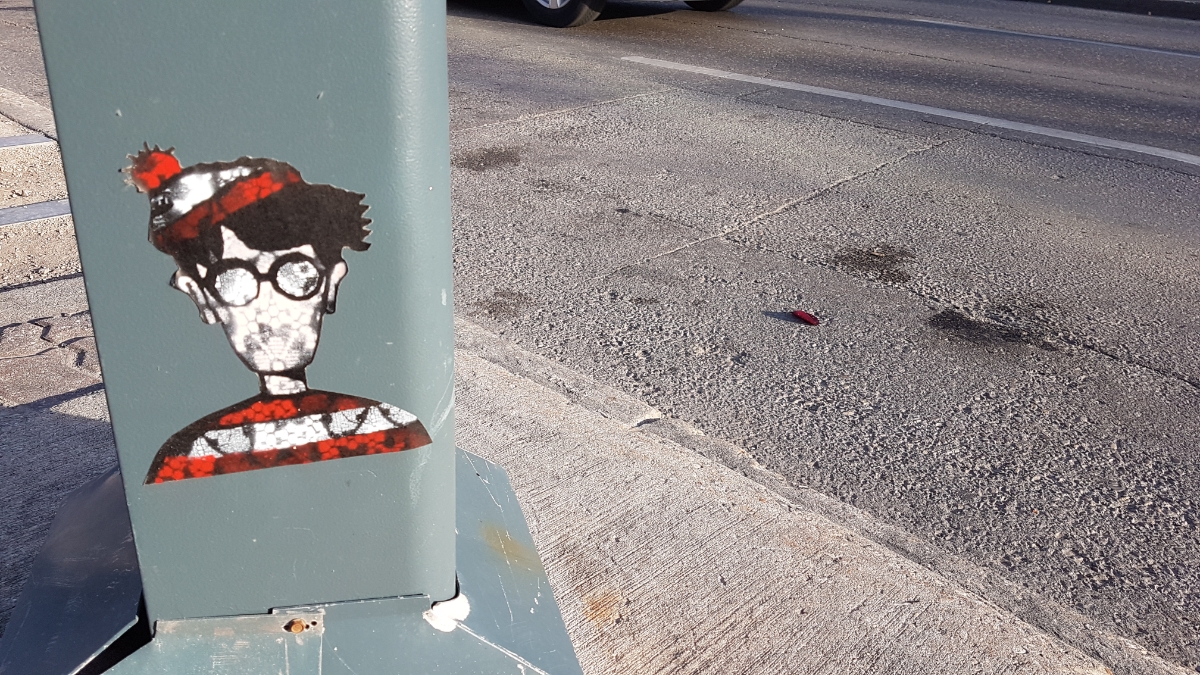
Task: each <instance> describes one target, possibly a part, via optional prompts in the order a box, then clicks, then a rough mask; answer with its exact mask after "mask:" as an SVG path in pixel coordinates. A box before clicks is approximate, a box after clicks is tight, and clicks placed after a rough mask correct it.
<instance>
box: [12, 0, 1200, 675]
mask: <svg viewBox="0 0 1200 675" xmlns="http://www.w3.org/2000/svg"><path fill="white" fill-rule="evenodd" d="M27 6H28V3H16V2H14V1H13V0H0V54H4V58H3V59H0V62H3V65H2V66H0V87H5V88H8V89H11V90H13V91H17V92H19V93H22V94H23V95H25V96H28V97H30V98H33V99H35V100H43V99H44V98H45V83H44V76H42V75H40V60H39V58H38V57H39V56H40V55H39V54H37V53H36V52H35V51H31V50H36V41H31V40H30V37H29V36H30V31H31V30H35V29H34V28H32V26H33V24H32V22H31V21H29V20H28V19H29V18H30V17H29V13H28V11H26V10H23V9H22V7H27ZM449 13H450V20H449V38H450V87H451V92H450V96H451V116H452V118H451V122H452V127H451V128H452V131H451V146H452V151H453V153H454V166H455V168H454V173H453V181H454V191H455V192H454V204H455V241H456V251H455V265H456V268H455V272H456V279H455V281H456V292H455V299H456V300H455V301H456V303H457V305H456V306H457V313H458V314H459V315H460V316H463V317H465V318H468V319H469V320H471V321H474V322H477V323H480V324H482V325H484V326H485V327H487V328H489V329H491V330H494V331H495V332H498V333H501V334H503V335H504V336H505V337H506V338H508V339H510V340H512V341H514V342H515V343H517V344H518V345H519V346H521V347H523V348H525V349H528V350H530V351H534V352H538V353H540V354H543V355H545V356H547V357H550V358H552V359H555V360H557V361H559V362H560V363H562V364H564V365H566V366H567V367H569V368H571V369H573V370H576V371H579V372H583V373H586V374H588V375H590V376H591V377H593V378H596V379H597V380H600V381H601V382H603V383H605V384H608V385H610V386H613V387H615V388H617V389H620V390H623V391H625V392H628V393H630V394H633V395H635V396H637V397H639V398H641V399H642V400H644V401H646V402H647V403H649V404H650V405H652V406H654V407H656V408H658V409H659V410H661V411H663V412H664V413H665V414H666V415H668V416H669V417H675V418H678V419H681V420H683V421H685V422H688V423H690V424H691V425H693V426H695V427H696V428H699V429H702V430H703V431H704V432H705V433H706V434H707V435H708V436H710V437H712V438H716V439H723V440H726V441H729V442H731V443H733V444H735V445H737V446H740V447H742V448H744V449H746V450H747V451H749V452H750V453H751V454H752V455H753V456H754V457H755V458H756V459H757V460H758V461H760V462H761V463H762V464H764V465H765V466H767V467H768V468H770V469H772V470H774V471H777V472H779V473H780V474H781V475H783V476H784V477H785V478H786V479H787V481H789V482H790V483H791V484H793V485H805V486H811V487H813V488H816V489H818V490H820V491H822V492H824V493H826V494H829V495H831V496H834V497H836V498H838V499H840V500H842V501H844V502H846V503H848V504H851V505H854V506H855V507H857V508H859V509H862V510H864V511H866V512H868V513H869V514H870V515H871V516H872V517H873V518H875V519H877V520H879V521H882V522H885V523H888V524H890V525H892V526H895V527H896V528H898V529H899V530H902V531H905V532H908V533H912V534H913V535H916V537H917V538H919V539H921V540H924V541H926V542H929V543H931V544H932V545H933V546H935V547H936V548H937V550H939V551H940V555H942V556H945V557H949V558H961V559H963V560H966V561H968V562H969V563H971V564H973V565H976V566H979V567H981V568H983V569H986V570H988V571H989V572H991V573H993V574H995V575H996V577H997V578H1000V579H1003V580H1004V581H1005V582H1006V583H1010V584H1011V585H1015V587H1016V588H1018V589H1020V590H1019V591H1018V592H1017V593H1015V594H1014V593H1012V592H1007V593H1004V592H1001V590H1000V589H999V586H996V588H995V589H994V590H995V591H996V592H995V593H994V594H993V595H992V596H991V597H992V598H993V599H994V601H996V602H997V603H998V604H1000V605H1001V606H1004V607H1005V608H1007V609H1010V610H1012V611H1014V612H1016V613H1017V614H1018V615H1019V616H1022V617H1024V618H1027V619H1028V620H1031V621H1033V622H1034V623H1036V624H1037V625H1039V626H1040V627H1042V628H1044V629H1046V630H1048V631H1050V632H1052V633H1055V634H1057V635H1060V636H1062V637H1064V638H1065V639H1067V640H1068V641H1070V642H1073V643H1074V644H1077V645H1081V646H1082V647H1084V648H1085V649H1087V648H1088V637H1087V636H1088V634H1089V633H1091V632H1094V631H1106V632H1111V633H1115V634H1118V635H1123V636H1127V637H1129V638H1131V639H1133V640H1135V641H1136V642H1137V643H1139V644H1142V645H1144V646H1146V647H1147V648H1148V649H1149V650H1150V651H1153V652H1155V653H1157V654H1160V655H1162V656H1163V657H1164V658H1167V659H1169V660H1171V661H1174V662H1176V663H1179V664H1181V665H1186V666H1187V667H1189V668H1191V669H1200V593H1198V591H1197V589H1200V538H1198V535H1197V529H1196V527H1197V522H1198V521H1200V497H1197V494H1200V493H1198V492H1197V486H1198V484H1200V467H1198V466H1197V452H1196V450H1197V440H1196V439H1197V438H1200V433H1198V432H1200V405H1198V404H1200V337H1198V336H1200V309H1198V308H1200V303H1198V302H1197V301H1198V300H1200V245H1198V239H1200V227H1198V225H1197V212H1198V208H1197V207H1198V205H1200V166H1198V165H1196V164H1194V163H1188V162H1187V161H1174V160H1170V159H1166V158H1164V157H1162V156H1156V155H1154V154H1147V153H1146V152H1138V151H1131V150H1128V149H1125V150H1122V149H1112V148H1104V147H1099V146H1097V145H1095V144H1089V143H1080V142H1078V141H1073V140H1069V139H1066V138H1063V137H1062V136H1063V135H1062V134H1059V135H1058V136H1054V135H1050V136H1047V135H1045V134H1037V133H1027V132H1021V131H1012V130H1005V129H997V128H994V127H988V126H981V125H979V124H977V123H973V122H970V121H963V120H962V119H951V118H947V117H945V116H939V115H931V114H924V113H914V112H912V111H905V110H900V109H896V108H894V107H886V106H880V105H873V104H865V103H862V102H855V101H851V100H847V99H845V98H834V97H829V96H822V95H816V94H813V93H810V92H806V91H797V90H795V89H789V88H786V87H783V86H779V84H778V83H797V84H800V85H808V86H816V87H824V88H827V89H832V90H838V91H841V92H848V93H851V94H862V95H869V96H874V97H878V98H883V99H890V100H894V101H901V102H906V103H912V104H918V105H924V106H931V107H935V108H939V109H944V110H948V111H953V112H957V113H966V114H972V115H982V116H986V117H991V118H998V119H1003V120H1009V121H1013V122H1017V123H1023V124H1027V125H1036V126H1039V127H1045V128H1049V129H1053V130H1060V131H1063V132H1069V133H1074V134H1086V135H1090V136H1095V137H1100V138H1104V139H1111V140H1115V141H1119V142H1124V143H1130V144H1138V145H1143V146H1150V147H1152V148H1158V149H1163V150H1168V151H1174V152H1178V153H1185V154H1186V155H1191V156H1198V155H1200V106H1198V104H1197V100H1198V98H1200V25H1198V24H1196V23H1194V22H1189V21H1184V20H1176V19H1162V18H1158V17H1146V16H1135V15H1123V14H1115V13H1108V12H1097V11H1093V10H1086V9H1079V8H1071V7H1061V6H1058V5H1043V4H1036V3H1014V2H1001V1H998V0H995V1H990V2H989V1H980V2H966V1H959V2H955V1H945V2H935V1H932V0H929V1H924V2H920V1H903V0H886V1H880V2H867V1H866V0H848V1H846V2H838V3H819V2H810V3H805V2H794V1H789V2H774V1H768V0H747V2H746V3H744V4H743V5H742V6H740V7H738V8H737V9H736V10H734V11H733V12H730V13H724V14H716V15H710V14H703V13H697V12H692V11H687V10H686V8H685V6H684V5H682V4H681V3H645V2H613V3H612V4H611V5H610V6H609V8H608V10H606V12H605V13H604V15H602V17H601V19H600V20H598V21H596V22H595V23H593V24H590V25H588V26H585V27H583V28H580V29H573V30H570V31H557V30H552V29H547V28H543V27H540V26H536V25H532V24H530V23H529V22H528V20H527V19H526V17H525V15H524V13H523V10H522V9H521V7H520V5H519V3H513V2H501V3H497V2H484V1H483V0H451V1H450V3H449ZM10 17H11V18H12V20H11V21H10V20H8V19H9V18H10ZM31 45H32V47H31ZM10 54H13V55H15V56H13V57H12V58H10V56H9V55H10ZM624 57H643V58H650V59H659V60H663V61H669V62H672V63H675V64H682V65H683V66H687V67H692V68H693V70H694V68H695V67H704V68H713V69H718V70H721V71H726V72H729V73H737V74H741V75H745V76H750V77H751V78H769V79H771V80H774V81H777V83H776V84H774V85H765V84H763V83H762V82H761V81H744V80H731V79H723V78H718V77H713V76H711V75H705V74H702V73H698V72H688V71H683V70H672V69H667V68H662V67H657V66H653V65H647V64H646V63H638V62H632V61H628V60H623V58H624ZM793 309H803V310H805V311H808V312H810V313H812V314H814V315H816V316H817V317H819V318H820V319H821V325H819V326H809V325H806V324H801V323H798V322H796V321H795V320H793V319H792V318H791V317H790V315H789V312H790V311H791V310H793ZM658 424H662V423H659V422H649V423H647V424H646V425H645V428H647V429H650V430H653V429H654V428H655V427H656V425H658ZM663 433H664V434H667V433H669V429H668V427H667V425H664V426H663ZM683 440H684V441H685V442H686V439H683ZM893 545H894V543H893ZM900 548H901V550H902V551H903V552H906V553H908V554H910V555H912V556H913V557H914V558H917V559H919V560H922V562H926V563H928V564H931V565H934V566H935V567H937V563H936V561H933V562H931V560H932V558H930V557H929V556H925V557H924V558H923V557H922V555H921V554H919V552H917V551H915V550H905V549H904V548H903V546H901V547H900ZM938 569H944V567H938ZM945 569H948V568H945ZM947 573H948V574H949V573H952V572H947ZM962 581H970V580H962ZM975 587H976V588H978V584H976V586H975ZM981 590H982V591H983V592H985V593H986V592H987V591H988V590H989V589H988V588H987V587H984V588H982V589H981ZM1047 607H1049V608H1061V609H1064V610H1066V613H1063V612H1055V611H1044V610H1045V608H1047ZM1070 612H1078V615H1081V616H1083V617H1084V620H1081V621H1078V622H1074V623H1071V622H1068V621H1060V622H1058V623H1056V621H1058V619H1057V618H1055V617H1062V616H1067V615H1071V616H1077V615H1075V614H1070ZM1124 667H1125V666H1122V667H1119V668H1117V669H1118V670H1121V669H1122V668H1124Z"/></svg>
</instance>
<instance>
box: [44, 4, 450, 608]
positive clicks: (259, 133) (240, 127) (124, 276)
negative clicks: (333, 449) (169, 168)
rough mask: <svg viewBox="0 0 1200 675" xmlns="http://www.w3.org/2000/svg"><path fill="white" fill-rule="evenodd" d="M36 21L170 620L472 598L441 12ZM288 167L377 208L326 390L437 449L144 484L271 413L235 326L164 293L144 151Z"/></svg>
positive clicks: (336, 328)
mask: <svg viewBox="0 0 1200 675" xmlns="http://www.w3.org/2000/svg"><path fill="white" fill-rule="evenodd" d="M37 12H38V22H39V27H40V29H41V34H42V40H43V52H44V54H45V61H46V68H47V74H48V78H49V82H50V90H51V94H52V98H53V101H54V106H55V115H56V119H57V121H58V130H59V133H60V136H61V147H62V151H63V160H64V168H65V170H66V176H67V182H68V186H69V189H70V191H71V202H72V205H73V207H74V217H75V227H76V233H77V237H78V240H79V244H80V253H81V258H82V263H83V270H84V276H85V280H86V282H87V290H88V297H89V301H90V305H91V309H92V316H93V322H94V326H95V331H96V339H97V343H98V346H99V351H100V358H101V364H102V367H103V370H104V376H105V386H106V393H107V396H108V404H109V408H110V411H111V415H112V421H113V427H114V432H115V436H116V441H117V449H118V455H119V459H120V462H121V466H122V471H123V475H124V478H125V489H126V494H127V495H128V498H129V505H130V516H131V520H132V523H133V531H134V533H135V537H136V540H137V543H138V556H139V560H140V562H141V570H142V575H143V581H144V586H145V598H146V603H147V609H148V611H149V614H150V618H151V620H157V619H178V618H185V617H203V616H218V615H237V614H253V613H261V612H265V611H267V610H268V609H269V608H270V607H274V606H280V605H300V604H306V603H317V602H332V601H343V600H353V599H360V598H373V597H388V596H398V595H408V594H418V593H419V594H427V595H429V596H431V597H433V598H446V597H449V596H450V595H452V594H453V592H454V540H453V536H454V533H453V525H454V460H453V456H452V455H453V451H454V439H453V428H454V420H453V396H452V392H453V372H454V364H453V351H452V349H453V326H452V316H453V310H452V306H451V295H452V292H451V285H450V284H451V262H450V250H451V248H450V219H449V151H448V136H449V132H448V112H447V95H446V91H447V89H446V63H445V29H444V22H445V14H444V12H445V10H444V5H442V4H441V3H438V2H434V1H432V0H413V1H404V2H383V1H376V2H362V3H340V2H327V1H323V0H298V1H294V2H280V1H274V2H261V3H243V2H238V1H236V0H221V1H217V2H187V3H158V2H151V1H149V0H113V1H110V2H104V3H82V4H81V3H78V2H70V1H68V0H39V2H38V4H37ZM144 142H145V143H150V144H151V145H154V144H160V145H162V146H163V147H167V146H175V148H176V154H177V156H178V157H179V158H180V159H181V161H182V162H183V163H184V164H188V165H190V164H193V163H197V162H213V161H228V160H233V159H235V158H238V157H242V156H251V157H269V158H275V159H278V160H281V161H284V162H288V163H289V164H291V165H292V166H294V167H296V168H297V169H298V170H299V171H300V172H301V173H302V174H303V177H304V179H305V180H306V181H308V182H310V183H318V184H329V185H334V186H337V187H340V188H344V189H347V190H352V191H354V192H358V193H363V194H365V195H366V198H365V200H364V202H365V203H366V204H368V205H369V206H370V211H369V212H368V213H367V216H368V217H369V218H371V219H372V220H373V223H372V225H371V229H372V234H371V236H370V238H369V239H368V241H370V242H371V249H370V250H369V251H367V252H362V253H357V252H348V253H347V255H346V261H347V263H348V265H349V273H348V274H347V276H346V277H345V280H344V281H343V282H342V284H341V288H340V291H339V296H338V303H337V313H336V314H335V315H332V316H329V317H326V320H325V323H324V329H323V331H322V333H321V341H320V345H321V348H320V351H319V353H318V354H317V358H316V360H315V361H314V362H313V364H312V365H311V367H310V368H309V369H308V381H309V383H310V384H311V385H312V386H313V387H314V388H317V389H323V390H330V391H336V392H344V393H347V394H353V395H356V396H361V397H368V398H370V399H374V400H377V401H383V402H387V403H390V404H392V405H395V406H399V407H400V408H403V409H404V410H407V411H410V412H412V413H413V414H415V415H416V416H417V418H418V419H420V420H421V421H422V422H423V423H424V425H425V427H426V428H427V429H428V431H429V433H430V435H431V436H432V439H433V442H432V444H431V445H427V446H425V447H422V448H418V449H414V450H408V451H404V452H397V453H391V454H382V455H373V456H365V457H354V458H347V459H340V460H337V461H325V462H317V463H314V464H306V465H302V466H285V467H278V468H272V469H269V470H259V471H247V472H244V473H235V474H229V475H223V476H214V477H211V478H203V479H195V480H180V481H176V482H173V483H170V484H166V485H154V484H151V485H144V484H143V480H142V479H143V477H144V476H145V475H146V474H147V470H148V467H149V465H150V464H151V462H152V460H153V458H154V457H155V454H156V452H157V451H158V449H159V448H160V446H162V445H163V443H164V441H165V440H166V439H167V438H168V437H170V436H171V435H172V434H174V433H175V432H177V431H179V430H180V429H183V428H184V427H185V426H186V425H188V424H190V423H192V422H193V421H195V420H197V419H199V418H201V417H202V416H204V415H206V414H209V413H211V412H213V411H216V410H220V409H222V408H224V407H226V406H229V405H231V404H233V403H235V402H237V401H239V400H241V399H244V398H246V397H249V396H253V395H254V394H255V391H256V389H257V386H256V385H257V382H256V379H255V377H254V374H253V373H250V372H248V371H247V370H246V368H245V367H243V365H242V364H241V363H240V362H239V361H238V359H237V358H235V357H234V355H233V354H232V353H231V351H230V344H229V343H228V342H227V340H226V338H225V336H224V335H223V334H222V331H221V330H220V329H219V328H218V327H215V326H205V325H202V324H201V323H200V322H199V321H198V318H197V311H196V307H195V306H193V305H192V303H191V302H190V301H189V300H188V298H187V297H185V296H184V295H182V294H180V293H179V292H177V291H176V290H174V289H171V288H169V287H168V286H167V280H168V278H169V277H170V276H171V274H172V272H173V271H174V270H175V265H174V263H172V261H171V260H170V258H168V257H167V256H164V255H163V254H161V253H159V252H158V251H157V250H155V248H154V247H153V246H151V245H150V244H149V243H147V240H146V236H147V222H148V216H149V208H148V203H147V199H146V196H145V195H142V194H138V193H137V192H135V191H134V190H133V189H132V188H131V187H128V186H125V185H123V184H122V177H123V176H122V175H120V174H118V173H117V170H118V169H120V168H122V167H124V166H126V165H127V164H128V163H129V160H128V159H127V158H126V155H128V154H130V153H134V152H136V151H137V150H138V149H139V148H141V147H142V144H143V143H144Z"/></svg>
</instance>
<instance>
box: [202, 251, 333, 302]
mask: <svg viewBox="0 0 1200 675" xmlns="http://www.w3.org/2000/svg"><path fill="white" fill-rule="evenodd" d="M324 276H325V269H324V268H323V267H321V264H320V263H319V262H317V261H316V260H313V259H312V258H310V257H308V256H306V255H304V254H303V253H289V254H287V255H285V256H282V257H280V258H278V259H277V260H275V262H274V263H272V264H271V269H269V270H268V271H267V273H266V274H263V273H261V272H259V271H258V269H257V268H255V267H254V264H253V263H251V262H249V261H247V260H237V259H225V260H222V261H221V262H219V263H217V264H216V265H215V266H214V267H213V268H212V269H210V270H209V271H208V274H206V275H205V277H204V278H205V282H206V285H207V286H208V288H209V290H211V291H212V292H213V294H214V295H216V296H217V298H218V299H219V300H220V301H221V302H223V303H225V304H226V305H229V306H231V307H242V306H245V305H248V304H250V303H251V302H252V301H253V300H254V299H255V298H257V297H258V289H259V284H261V283H262V282H264V281H270V282H271V285H272V286H274V287H275V290H276V291H278V292H279V293H280V294H282V295H284V296H286V297H288V298H291V299H292V300H307V299H309V298H311V297H313V296H314V295H316V294H317V291H319V290H321V279H322V278H323V277H324Z"/></svg>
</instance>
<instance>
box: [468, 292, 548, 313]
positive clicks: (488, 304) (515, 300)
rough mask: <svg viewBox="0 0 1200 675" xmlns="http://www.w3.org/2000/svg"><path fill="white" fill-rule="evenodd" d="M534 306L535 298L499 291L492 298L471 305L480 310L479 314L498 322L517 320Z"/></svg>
mask: <svg viewBox="0 0 1200 675" xmlns="http://www.w3.org/2000/svg"><path fill="white" fill-rule="evenodd" d="M532 304H533V298H531V297H529V296H528V295H525V294H524V293H518V292H516V291H504V290H497V291H496V292H495V293H493V294H492V297H490V298H488V299H486V300H479V301H476V302H473V303H471V305H472V306H473V307H476V308H478V309H479V313H483V314H486V315H488V316H489V317H491V318H493V319H496V320H498V321H503V320H509V319H515V318H517V316H518V315H519V314H520V313H521V311H522V310H524V309H525V308H526V307H529V306H531V305H532Z"/></svg>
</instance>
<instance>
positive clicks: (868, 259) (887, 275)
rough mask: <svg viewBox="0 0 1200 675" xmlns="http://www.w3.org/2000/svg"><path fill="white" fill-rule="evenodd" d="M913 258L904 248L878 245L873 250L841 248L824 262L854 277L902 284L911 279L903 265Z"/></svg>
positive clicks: (910, 252)
mask: <svg viewBox="0 0 1200 675" xmlns="http://www.w3.org/2000/svg"><path fill="white" fill-rule="evenodd" d="M915 258H916V256H915V255H913V253H912V251H909V250H908V249H906V248H902V247H897V246H890V245H888V244H880V245H879V246H876V247H874V248H843V249H841V250H839V251H838V252H837V253H835V254H834V255H833V256H832V257H830V258H829V259H828V260H826V262H827V263H828V264H830V265H832V266H834V267H835V268H837V269H839V270H841V271H843V272H846V273H848V274H853V275H854V276H858V277H865V278H867V279H871V280H874V281H882V282H885V283H889V284H902V283H904V282H906V281H908V280H909V279H911V278H912V275H911V274H909V273H908V272H907V271H906V270H905V269H904V267H903V264H904V263H905V262H907V261H909V260H913V259H915Z"/></svg>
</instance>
